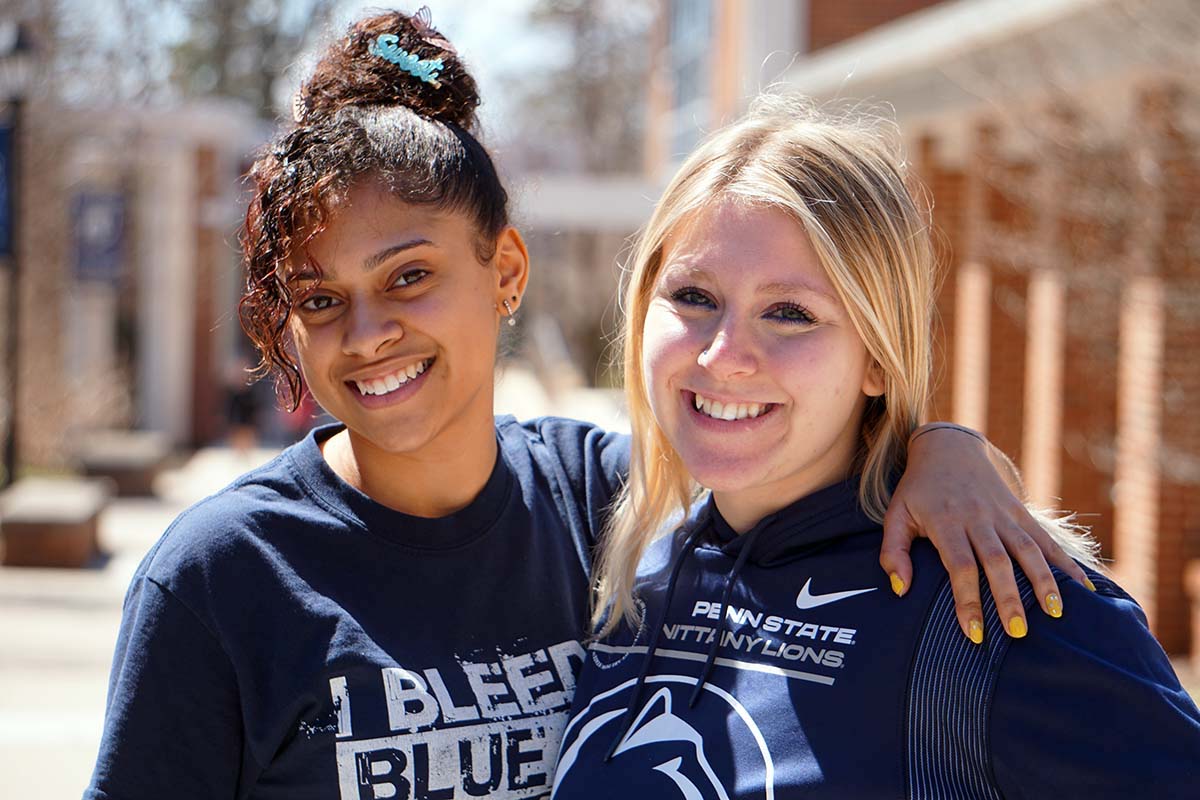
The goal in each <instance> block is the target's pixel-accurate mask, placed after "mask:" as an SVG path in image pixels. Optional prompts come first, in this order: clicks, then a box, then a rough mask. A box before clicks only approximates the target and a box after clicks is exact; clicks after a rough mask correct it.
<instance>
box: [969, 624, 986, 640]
mask: <svg viewBox="0 0 1200 800" xmlns="http://www.w3.org/2000/svg"><path fill="white" fill-rule="evenodd" d="M967 630H968V631H970V633H969V634H968V636H969V637H970V639H971V641H972V642H974V643H975V644H983V623H982V622H980V621H979V620H977V619H973V620H971V621H970V622H968V623H967Z"/></svg>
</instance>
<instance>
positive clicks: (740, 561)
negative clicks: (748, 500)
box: [688, 528, 762, 708]
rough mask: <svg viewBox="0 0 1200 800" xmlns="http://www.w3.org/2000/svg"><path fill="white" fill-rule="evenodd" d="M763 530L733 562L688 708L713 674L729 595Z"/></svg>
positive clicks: (750, 537) (753, 535)
mask: <svg viewBox="0 0 1200 800" xmlns="http://www.w3.org/2000/svg"><path fill="white" fill-rule="evenodd" d="M761 530H762V528H755V529H754V530H752V531H750V533H748V534H746V541H744V542H743V543H742V549H741V551H740V552H739V553H738V556H737V559H736V560H735V561H734V562H733V569H731V570H729V575H727V576H726V578H725V591H723V592H721V604H720V605H719V606H718V607H717V630H716V632H715V635H714V636H713V641H712V644H711V645H709V647H708V656H707V657H706V658H705V659H704V668H703V669H701V670H700V677H699V678H697V679H696V688H694V689H693V690H692V696H691V698H690V699H689V700H688V708H692V707H693V706H695V705H696V701H697V700H699V699H700V691H701V690H702V689H703V688H704V683H705V681H707V680H708V676H709V675H710V674H712V668H713V662H715V661H716V660H717V649H718V648H719V647H720V646H721V637H722V636H724V635H725V630H726V628H725V609H726V607H728V605H729V595H730V593H731V592H732V591H733V585H734V584H735V583H737V578H738V575H740V574H741V572H742V567H744V566H745V565H746V560H747V559H748V558H749V557H750V550H751V548H752V547H753V545H754V540H755V538H756V537H757V536H758V534H759V532H760V531H761Z"/></svg>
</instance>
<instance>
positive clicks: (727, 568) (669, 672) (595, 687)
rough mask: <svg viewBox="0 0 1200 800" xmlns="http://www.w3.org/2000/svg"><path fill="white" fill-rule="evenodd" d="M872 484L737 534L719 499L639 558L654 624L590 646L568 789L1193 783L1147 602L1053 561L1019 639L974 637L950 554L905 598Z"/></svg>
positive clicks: (1177, 793)
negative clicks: (885, 561) (951, 575)
mask: <svg viewBox="0 0 1200 800" xmlns="http://www.w3.org/2000/svg"><path fill="white" fill-rule="evenodd" d="M857 490H858V484H857V481H856V480H851V481H847V482H845V483H840V484H837V485H834V486H831V487H828V488H826V489H823V490H821V491H819V492H816V493H814V494H812V495H809V496H808V497H805V498H803V499H801V500H800V501H798V502H796V503H795V504H793V505H792V506H790V507H788V508H786V509H784V510H782V511H780V512H778V513H776V514H773V515H771V516H769V517H767V518H765V519H763V520H762V521H761V522H759V524H758V525H756V526H755V527H754V528H753V529H752V530H750V531H748V532H746V533H745V534H743V535H741V536H738V535H737V534H735V532H734V531H733V530H732V529H731V528H730V527H729V525H728V524H727V523H726V522H725V521H724V520H723V519H722V518H721V515H720V513H719V511H718V510H717V509H716V506H715V505H714V503H713V502H712V500H711V499H710V500H709V501H708V503H707V504H705V505H704V506H703V507H702V508H701V510H700V511H699V512H698V513H697V514H696V515H695V516H694V517H693V519H692V520H690V521H689V523H688V524H687V525H686V526H684V527H683V528H682V529H681V530H680V531H678V532H677V533H676V534H675V535H673V536H670V537H667V538H665V539H662V540H660V541H659V542H657V543H656V544H655V545H654V546H652V547H651V549H650V551H649V552H648V554H647V556H646V558H645V559H644V560H643V563H642V565H641V567H640V569H639V580H638V587H637V594H638V597H639V604H640V605H641V606H642V610H643V620H644V622H643V625H642V627H641V628H640V629H639V630H636V631H633V630H630V629H629V628H628V627H627V626H625V625H622V626H620V627H619V628H618V630H617V632H616V633H614V634H613V635H612V636H611V637H609V638H607V639H606V640H604V641H600V642H596V643H593V645H592V646H591V648H590V650H589V655H588V659H587V661H586V662H585V665H584V670H583V673H582V675H581V676H580V679H579V682H578V688H577V693H576V696H575V702H574V705H573V707H572V717H571V721H570V723H569V724H568V726H567V730H566V732H565V733H564V735H563V740H562V750H561V752H560V756H559V764H558V772H557V778H556V787H555V794H556V797H559V798H571V799H572V800H574V798H583V799H587V798H612V797H626V798H635V797H636V798H642V797H654V798H687V799H688V800H702V799H703V798H722V799H723V800H724V799H727V798H734V797H739V798H784V797H803V798H849V797H852V798H884V797H886V798H926V797H938V798H1001V797H1003V798H1052V797H1061V798H1067V797H1088V798H1092V799H1093V800H1094V799H1095V798H1106V797H1113V798H1117V797H1122V798H1124V797H1135V796H1136V797H1148V796H1153V797H1164V798H1166V797H1170V798H1176V797H1179V798H1182V797H1196V796H1197V795H1198V793H1200V784H1198V782H1197V781H1198V779H1200V712H1198V711H1197V709H1196V706H1195V705H1194V704H1193V702H1192V701H1191V699H1190V698H1189V697H1188V695H1187V694H1186V693H1185V692H1184V691H1183V689H1182V688H1181V687H1180V684H1179V681H1178V679H1177V678H1176V676H1175V674H1174V673H1173V672H1172V670H1171V667H1170V664H1169V662H1168V661H1167V658H1166V655H1165V654H1164V653H1163V651H1162V649H1161V647H1159V645H1158V643H1157V642H1156V641H1155V640H1154V638H1153V637H1152V636H1151V634H1150V632H1149V630H1148V628H1147V626H1146V620H1145V617H1144V615H1143V614H1142V611H1141V609H1139V608H1138V606H1137V605H1136V603H1134V601H1133V600H1132V599H1131V598H1130V597H1129V596H1128V595H1127V594H1125V593H1124V592H1123V591H1122V590H1121V589H1120V588H1119V587H1117V586H1116V585H1115V584H1113V583H1112V582H1111V581H1109V580H1107V579H1106V578H1104V577H1103V576H1101V575H1099V574H1096V573H1094V572H1093V573H1090V574H1091V578H1092V580H1093V581H1094V583H1095V584H1096V586H1097V589H1098V591H1097V592H1096V593H1092V592H1090V591H1088V590H1087V589H1085V588H1083V587H1082V586H1079V585H1078V584H1076V583H1074V582H1073V581H1072V580H1070V579H1069V578H1067V577H1066V576H1065V575H1063V574H1058V575H1056V577H1057V579H1058V581H1059V585H1060V589H1061V593H1062V596H1063V604H1064V607H1065V613H1064V616H1063V618H1061V619H1052V618H1050V617H1047V616H1045V615H1044V614H1042V613H1041V611H1040V610H1038V609H1037V607H1036V599H1035V598H1034V596H1033V591H1032V588H1031V586H1030V584H1029V582H1028V581H1027V580H1026V579H1025V577H1024V576H1023V575H1022V574H1020V573H1019V571H1018V584H1019V586H1020V589H1021V593H1022V598H1023V601H1024V603H1025V607H1026V609H1027V613H1028V617H1029V632H1028V635H1027V636H1026V637H1025V638H1024V639H1021V640H1012V639H1010V638H1009V637H1008V636H1007V635H1006V634H1005V633H1004V632H1003V628H1002V623H1001V620H1000V619H999V618H998V616H997V613H996V608H995V605H994V604H993V603H992V601H991V593H990V592H989V591H986V587H984V589H985V591H984V592H983V597H984V608H985V615H984V616H985V620H984V623H985V630H986V633H985V641H984V644H983V645H979V646H977V645H974V644H972V643H971V642H970V641H968V640H967V639H966V637H964V636H963V634H962V633H961V631H960V629H959V627H958V622H957V618H956V617H955V614H954V599H953V595H952V593H951V589H950V585H949V581H948V579H947V576H946V573H945V570H944V569H943V568H942V566H941V564H940V562H939V560H938V558H937V555H936V553H935V551H934V550H933V548H932V547H930V546H928V545H927V544H926V543H924V542H917V543H916V545H915V547H914V549H913V562H914V567H915V570H914V574H915V575H916V577H915V579H914V584H913V586H912V587H911V589H910V591H909V593H908V594H907V596H906V597H904V598H903V599H900V598H897V597H896V596H895V595H894V594H892V592H891V591H890V589H889V588H888V582H887V577H886V576H884V575H883V574H882V573H881V571H880V569H879V543H880V536H881V534H882V531H881V528H880V526H879V525H878V524H877V523H875V522H873V521H872V520H870V519H869V518H868V517H866V516H865V514H863V512H862V511H861V509H860V508H859V505H858V502H857V496H856V493H857Z"/></svg>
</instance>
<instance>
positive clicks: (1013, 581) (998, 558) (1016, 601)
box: [971, 529, 1058, 639]
mask: <svg viewBox="0 0 1200 800" xmlns="http://www.w3.org/2000/svg"><path fill="white" fill-rule="evenodd" d="M1022 533H1024V532H1023V531H1022ZM1025 538H1026V539H1028V538H1029V537H1028V536H1026V537H1025ZM971 544H972V546H973V547H974V548H975V555H976V556H978V557H979V564H980V566H982V567H983V571H984V574H986V575H987V579H988V587H989V588H990V589H991V592H992V600H994V601H995V603H996V613H997V614H998V615H999V616H1000V622H1001V624H1003V626H1004V630H1005V632H1007V633H1008V635H1009V636H1011V637H1013V638H1014V639H1020V638H1022V637H1023V636H1024V635H1025V634H1026V632H1028V630H1029V625H1028V623H1027V621H1026V619H1025V606H1024V605H1023V604H1022V603H1021V593H1020V591H1019V590H1018V589H1017V577H1016V574H1015V573H1014V572H1013V566H1012V560H1011V559H1010V558H1009V555H1008V551H1007V550H1005V549H1004V548H1005V544H1004V542H1002V541H1001V538H1000V536H999V535H998V534H997V532H996V531H995V530H993V529H988V530H987V531H985V532H982V533H979V532H977V533H976V536H975V538H974V539H972V542H971ZM1029 544H1031V545H1033V547H1034V548H1035V549H1036V548H1037V545H1034V544H1033V542H1032V540H1030V542H1029ZM1039 556H1040V553H1039ZM1042 567H1043V568H1044V569H1045V570H1046V573H1047V576H1049V572H1050V570H1049V569H1048V568H1046V566H1045V563H1043V564H1042ZM1050 581H1051V583H1053V578H1051V579H1050ZM1054 593H1055V595H1057V594H1058V587H1057V585H1055V588H1054Z"/></svg>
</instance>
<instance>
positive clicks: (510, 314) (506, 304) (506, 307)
mask: <svg viewBox="0 0 1200 800" xmlns="http://www.w3.org/2000/svg"><path fill="white" fill-rule="evenodd" d="M504 310H505V311H507V312H508V324H509V326H510V327H512V326H515V325H516V324H517V320H516V317H515V314H516V313H517V312H515V311H513V307H512V305H510V304H509V302H508V301H507V300H505V301H504Z"/></svg>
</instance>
